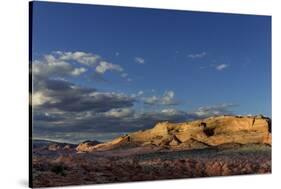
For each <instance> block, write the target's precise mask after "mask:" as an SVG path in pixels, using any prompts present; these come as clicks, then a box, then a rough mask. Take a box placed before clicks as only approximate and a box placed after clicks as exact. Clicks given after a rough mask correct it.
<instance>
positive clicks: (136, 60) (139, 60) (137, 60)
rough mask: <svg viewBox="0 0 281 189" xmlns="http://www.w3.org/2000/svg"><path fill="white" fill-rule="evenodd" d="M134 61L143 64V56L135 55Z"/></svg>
mask: <svg viewBox="0 0 281 189" xmlns="http://www.w3.org/2000/svg"><path fill="white" fill-rule="evenodd" d="M135 62H136V63H138V64H144V58H142V57H135Z"/></svg>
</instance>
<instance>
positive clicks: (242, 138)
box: [78, 116, 271, 152]
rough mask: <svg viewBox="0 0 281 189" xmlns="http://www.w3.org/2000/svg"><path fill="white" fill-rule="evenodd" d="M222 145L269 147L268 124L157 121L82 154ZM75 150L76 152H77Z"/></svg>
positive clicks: (253, 119)
mask: <svg viewBox="0 0 281 189" xmlns="http://www.w3.org/2000/svg"><path fill="white" fill-rule="evenodd" d="M224 144H268V145H271V121H270V119H269V118H265V117H263V116H217V117H210V118H206V119H203V120H196V121H190V122H183V123H170V122H161V123H158V124H156V125H155V127H153V128H152V129H148V130H144V131H138V132H134V133H130V134H128V135H125V136H121V137H119V138H116V139H114V140H112V141H110V142H106V143H102V144H97V145H95V146H91V148H88V149H87V148H85V149H83V151H84V152H85V151H86V152H93V151H105V150H112V149H118V148H124V147H136V146H151V147H162V148H167V149H179V150H180V149H200V148H208V147H214V146H220V145H224ZM78 151H79V149H78Z"/></svg>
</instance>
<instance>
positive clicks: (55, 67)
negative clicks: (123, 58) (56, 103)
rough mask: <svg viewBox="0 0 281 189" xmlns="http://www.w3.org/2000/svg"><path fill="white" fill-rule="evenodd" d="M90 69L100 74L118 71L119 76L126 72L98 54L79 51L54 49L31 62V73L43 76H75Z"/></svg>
mask: <svg viewBox="0 0 281 189" xmlns="http://www.w3.org/2000/svg"><path fill="white" fill-rule="evenodd" d="M92 69H93V70H95V71H94V72H96V73H97V74H99V75H100V76H101V75H103V74H104V73H105V72H107V71H112V72H118V73H120V75H121V77H123V76H122V74H126V73H124V72H123V71H124V70H123V68H122V67H121V66H120V65H118V64H113V63H110V62H108V61H106V60H104V59H103V58H102V57H101V56H99V55H96V54H92V53H86V52H80V51H77V52H62V51H56V52H53V53H51V54H47V55H44V56H43V58H41V59H37V60H34V61H33V62H32V74H33V75H35V76H38V77H44V78H49V77H71V76H75V77H77V76H80V75H82V74H84V73H86V72H87V71H91V70H92ZM93 78H94V77H93Z"/></svg>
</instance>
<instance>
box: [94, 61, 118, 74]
mask: <svg viewBox="0 0 281 189" xmlns="http://www.w3.org/2000/svg"><path fill="white" fill-rule="evenodd" d="M106 71H117V72H122V71H123V68H122V67H121V66H120V65H117V64H112V63H109V62H106V61H101V62H100V63H99V65H98V66H97V67H96V72H97V73H99V74H104V73H105V72H106Z"/></svg>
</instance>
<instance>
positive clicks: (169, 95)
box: [143, 91, 179, 105]
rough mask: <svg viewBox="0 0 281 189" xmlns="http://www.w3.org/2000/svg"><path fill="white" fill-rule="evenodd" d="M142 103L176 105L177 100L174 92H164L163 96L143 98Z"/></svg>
mask: <svg viewBox="0 0 281 189" xmlns="http://www.w3.org/2000/svg"><path fill="white" fill-rule="evenodd" d="M143 101H144V103H145V104H148V105H177V104H179V102H178V100H176V99H175V92H174V91H166V92H165V93H164V94H163V96H155V95H153V96H149V97H144V98H143Z"/></svg>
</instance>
